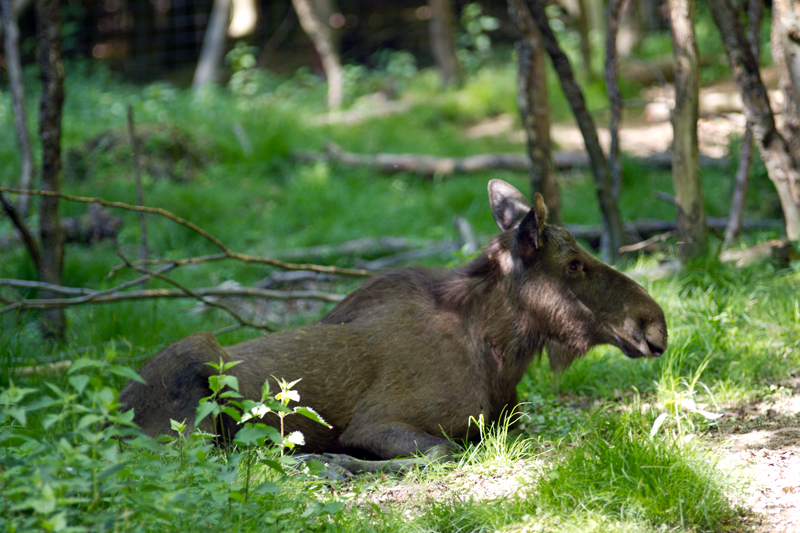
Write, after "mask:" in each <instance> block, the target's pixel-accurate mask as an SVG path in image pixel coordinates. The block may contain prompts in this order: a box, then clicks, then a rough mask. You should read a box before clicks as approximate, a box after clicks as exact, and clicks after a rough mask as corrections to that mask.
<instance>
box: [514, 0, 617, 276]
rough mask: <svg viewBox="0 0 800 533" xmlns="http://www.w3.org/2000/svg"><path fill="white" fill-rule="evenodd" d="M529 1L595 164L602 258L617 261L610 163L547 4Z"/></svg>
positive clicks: (615, 222) (615, 207)
mask: <svg viewBox="0 0 800 533" xmlns="http://www.w3.org/2000/svg"><path fill="white" fill-rule="evenodd" d="M526 2H527V4H528V9H529V10H530V12H531V15H533V20H534V21H535V22H536V25H537V26H538V27H539V32H540V33H541V35H542V40H543V42H544V45H545V48H546V49H547V53H548V55H549V56H550V60H551V61H552V63H553V68H554V69H555V71H556V73H557V74H558V77H559V79H560V81H561V88H562V89H563V91H564V94H565V95H566V97H567V100H568V101H569V103H570V105H571V106H572V112H573V114H574V115H575V120H576V121H577V123H578V127H579V128H580V130H581V134H582V135H583V141H584V143H585V144H586V151H587V152H588V153H589V159H590V160H591V163H592V172H593V174H594V179H595V188H596V190H597V198H598V200H599V203H600V211H601V213H602V218H603V227H604V228H605V230H606V234H607V238H605V239H604V240H603V246H602V255H603V259H604V260H605V261H606V262H614V261H616V260H617V259H619V248H620V246H622V238H623V234H622V220H621V217H620V214H619V206H618V205H617V202H616V201H615V200H614V195H613V192H612V187H611V176H610V172H609V168H608V161H607V160H606V157H605V155H604V154H603V149H602V148H601V147H600V141H599V140H598V137H597V129H596V127H595V124H594V119H592V116H591V115H590V114H589V111H588V110H587V109H586V101H585V100H584V98H583V92H582V91H581V88H580V86H579V85H578V83H577V82H576V81H575V75H574V74H573V72H572V66H571V65H570V63H569V59H567V56H566V55H565V54H564V51H563V50H561V47H560V46H559V45H558V41H557V40H556V37H555V34H554V33H553V30H552V29H551V28H550V24H549V22H548V19H547V15H546V14H545V10H544V3H543V1H542V0H526Z"/></svg>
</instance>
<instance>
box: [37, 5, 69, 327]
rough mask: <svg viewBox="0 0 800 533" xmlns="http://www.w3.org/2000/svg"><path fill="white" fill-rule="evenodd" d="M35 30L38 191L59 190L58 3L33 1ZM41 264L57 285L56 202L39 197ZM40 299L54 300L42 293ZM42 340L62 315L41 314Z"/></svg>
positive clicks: (60, 261) (44, 277)
mask: <svg viewBox="0 0 800 533" xmlns="http://www.w3.org/2000/svg"><path fill="white" fill-rule="evenodd" d="M36 22H37V24H36V26H37V33H38V39H39V69H40V71H41V76H42V98H41V103H40V107H39V137H40V139H41V142H42V190H45V191H54V192H60V190H61V110H62V107H63V104H64V65H63V62H62V58H61V4H60V3H59V2H58V0H37V2H36ZM39 235H40V239H41V243H42V246H41V264H40V267H39V279H40V280H41V281H43V282H45V283H51V284H53V285H61V275H62V271H63V266H64V238H63V235H62V232H61V222H60V220H59V216H58V198H51V197H47V196H45V197H42V199H41V201H40V202H39ZM41 297H42V298H51V297H55V295H54V294H49V293H48V291H42V294H41ZM42 326H43V328H44V333H45V336H47V337H50V338H55V339H59V340H62V339H63V338H64V330H65V328H66V322H65V320H64V311H63V310H61V309H48V310H46V311H43V312H42Z"/></svg>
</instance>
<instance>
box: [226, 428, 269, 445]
mask: <svg viewBox="0 0 800 533" xmlns="http://www.w3.org/2000/svg"><path fill="white" fill-rule="evenodd" d="M267 435H268V433H267V426H266V425H265V424H245V426H244V427H243V428H242V429H240V430H239V431H237V432H236V437H235V438H234V439H233V442H234V443H236V444H245V445H249V444H258V445H263V444H264V440H263V439H265V438H266V437H267Z"/></svg>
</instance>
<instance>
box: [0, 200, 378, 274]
mask: <svg viewBox="0 0 800 533" xmlns="http://www.w3.org/2000/svg"><path fill="white" fill-rule="evenodd" d="M4 192H5V193H9V194H33V195H37V196H49V197H56V198H61V199H64V200H69V201H72V202H83V203H93V204H100V205H103V206H106V207H116V208H119V209H127V210H128V211H138V212H144V213H151V214H155V215H160V216H163V217H166V218H168V219H170V220H172V221H173V222H176V223H178V224H180V225H182V226H186V227H187V228H189V229H191V230H192V231H194V232H195V233H198V234H200V235H201V236H202V237H203V238H205V239H206V240H208V241H209V242H211V243H212V244H214V246H216V247H217V248H219V249H220V250H222V254H221V255H219V254H218V255H216V256H205V257H203V258H200V260H197V261H195V260H194V259H195V258H191V259H189V260H175V259H158V260H148V261H137V262H135V263H131V265H132V266H142V265H150V264H164V263H169V264H175V265H176V266H177V265H183V264H188V263H190V262H191V263H201V262H206V261H213V260H218V259H225V258H228V259H236V260H238V261H241V262H243V263H259V264H264V265H271V266H275V267H278V268H282V269H284V270H309V271H312V272H321V273H325V274H337V275H339V276H349V277H369V276H371V275H372V273H371V272H368V271H366V270H359V269H352V268H339V267H334V266H322V265H312V264H295V263H287V262H284V261H279V260H277V259H272V258H269V257H256V256H252V255H247V254H242V253H238V252H234V251H233V250H231V249H230V248H228V247H227V246H226V245H225V244H224V243H223V242H222V241H220V240H219V239H217V238H216V237H214V236H213V235H211V234H210V233H209V232H207V231H206V230H204V229H203V228H201V227H199V226H197V225H196V224H194V223H192V222H189V221H188V220H186V219H183V218H181V217H179V216H176V215H173V214H172V213H170V212H169V211H167V210H166V209H162V208H160V207H148V206H136V205H130V204H125V203H122V202H109V201H108V200H103V199H102V198H92V197H86V196H72V195H69V194H63V193H58V192H54V191H42V190H32V191H26V190H21V189H11V188H7V187H0V193H4ZM116 270H118V269H116ZM116 270H115V271H116Z"/></svg>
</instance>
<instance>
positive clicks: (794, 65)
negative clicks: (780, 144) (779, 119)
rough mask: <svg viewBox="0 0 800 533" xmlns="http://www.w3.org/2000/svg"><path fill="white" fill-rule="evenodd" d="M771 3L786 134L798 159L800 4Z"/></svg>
mask: <svg viewBox="0 0 800 533" xmlns="http://www.w3.org/2000/svg"><path fill="white" fill-rule="evenodd" d="M792 4H793V5H789V2H788V1H787V0H775V1H774V2H773V3H772V7H773V9H772V31H771V35H770V43H771V45H772V57H773V60H774V62H775V67H776V68H777V70H778V82H779V85H780V88H781V92H782V93H783V102H784V104H783V113H782V114H783V131H782V132H781V133H783V136H784V138H785V139H786V141H787V142H788V143H789V147H790V149H791V153H792V154H793V155H794V158H795V161H798V158H799V157H800V20H799V19H800V14H798V10H800V5H797V4H796V3H794V2H792Z"/></svg>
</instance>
